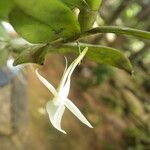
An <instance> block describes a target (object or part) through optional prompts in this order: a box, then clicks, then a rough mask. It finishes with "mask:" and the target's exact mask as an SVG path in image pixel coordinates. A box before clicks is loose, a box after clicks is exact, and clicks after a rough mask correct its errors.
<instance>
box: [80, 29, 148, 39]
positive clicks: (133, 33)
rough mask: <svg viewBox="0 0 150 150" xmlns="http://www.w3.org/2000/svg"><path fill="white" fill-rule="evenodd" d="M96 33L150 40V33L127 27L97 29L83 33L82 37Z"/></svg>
mask: <svg viewBox="0 0 150 150" xmlns="http://www.w3.org/2000/svg"><path fill="white" fill-rule="evenodd" d="M96 33H116V34H123V35H131V36H135V37H139V38H143V39H149V40H150V32H148V31H142V30H138V29H133V28H127V27H118V26H101V27H97V28H94V29H91V30H89V31H86V32H84V33H83V36H87V35H91V34H96ZM81 36H82V35H81Z"/></svg>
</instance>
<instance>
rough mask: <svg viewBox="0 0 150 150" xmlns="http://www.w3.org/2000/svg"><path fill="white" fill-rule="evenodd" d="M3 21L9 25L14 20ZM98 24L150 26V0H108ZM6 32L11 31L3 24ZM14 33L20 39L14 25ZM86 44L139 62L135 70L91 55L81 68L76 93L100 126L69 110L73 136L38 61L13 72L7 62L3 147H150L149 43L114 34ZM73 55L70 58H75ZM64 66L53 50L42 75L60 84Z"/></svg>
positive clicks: (0, 108) (0, 83)
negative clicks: (53, 106)
mask: <svg viewBox="0 0 150 150" xmlns="http://www.w3.org/2000/svg"><path fill="white" fill-rule="evenodd" d="M2 24H3V25H5V27H6V28H7V26H8V24H6V23H4V22H2ZM96 24H97V25H119V26H127V27H133V28H137V29H142V30H147V31H150V0H105V1H103V3H102V7H101V9H100V11H99V16H98V17H97V22H96ZM6 25H7V26H6ZM8 29H9V30H10V27H9V28H7V30H8ZM9 33H10V31H9ZM0 35H4V34H3V32H2V31H1V30H0ZM5 36H7V35H5ZM11 37H12V38H15V37H16V34H15V33H14V32H13V31H12V30H11ZM81 42H88V43H93V44H102V45H107V46H112V47H115V48H118V49H120V50H122V51H123V52H124V53H125V55H126V56H128V57H129V59H130V60H131V62H132V65H133V68H134V73H133V75H132V76H131V75H129V74H128V73H126V72H125V71H122V70H119V69H116V68H114V67H110V66H106V65H102V64H96V63H95V62H91V61H89V60H86V59H85V60H84V61H83V62H82V64H81V65H80V66H78V67H77V69H76V70H75V72H74V73H73V76H72V81H71V82H72V84H71V91H70V95H69V97H70V99H71V100H72V101H73V102H74V103H75V104H76V105H77V106H78V108H79V109H80V110H81V111H82V112H83V114H84V115H85V116H86V117H87V118H88V120H89V121H90V122H91V124H92V125H93V126H94V128H93V129H90V128H88V127H86V126H85V125H83V124H82V123H81V122H80V121H79V120H78V119H77V118H76V117H74V115H72V114H71V112H69V111H68V110H66V112H65V115H64V117H63V125H62V126H63V129H65V130H66V132H67V135H64V134H62V133H60V132H59V131H57V130H56V129H55V128H53V126H52V125H51V123H50V122H49V119H48V115H47V113H46V111H45V105H46V103H47V101H48V100H50V99H51V98H52V95H51V93H49V91H48V90H47V89H46V88H45V87H44V86H43V85H42V84H41V82H40V81H39V80H38V79H37V77H36V75H35V71H34V70H35V68H36V67H38V66H36V65H26V66H23V67H22V68H16V69H15V71H12V70H11V68H8V67H6V64H5V63H3V65H0V150H150V42H149V41H148V40H142V39H138V38H133V37H130V36H129V37H124V36H119V35H118V36H116V35H115V34H103V35H102V34H96V35H94V36H90V37H87V38H86V39H85V38H84V39H81ZM10 46H11V45H9V46H8V47H6V49H10ZM0 49H2V45H1V43H0ZM11 49H12V47H11ZM0 53H2V51H0ZM3 53H4V52H3ZM5 53H7V52H5ZM6 55H7V54H6ZM3 56H5V55H4V54H3ZM66 56H67V58H68V60H69V62H71V61H72V60H73V59H74V58H75V57H76V56H75V55H73V54H68V55H66ZM9 60H10V58H9ZM0 61H1V62H2V59H1V60H0ZM64 67H65V61H64V57H63V55H60V54H59V55H57V54H49V55H48V56H47V57H46V61H45V65H44V66H43V67H41V73H42V74H43V76H44V77H45V78H47V79H48V80H49V81H50V82H51V83H53V84H54V85H55V86H57V85H58V84H59V80H60V78H61V75H62V73H63V70H64Z"/></svg>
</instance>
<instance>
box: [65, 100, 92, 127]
mask: <svg viewBox="0 0 150 150" xmlns="http://www.w3.org/2000/svg"><path fill="white" fill-rule="evenodd" d="M65 106H66V107H67V108H68V109H69V110H70V111H71V112H72V113H73V114H74V115H75V116H76V117H77V118H78V119H79V120H80V121H81V122H83V123H84V124H86V125H87V126H88V127H90V128H93V127H92V125H91V124H90V123H89V121H88V120H87V119H86V118H85V117H84V115H83V114H82V113H81V112H80V110H79V109H78V108H77V106H75V104H73V102H72V101H71V100H69V99H67V100H66V101H65Z"/></svg>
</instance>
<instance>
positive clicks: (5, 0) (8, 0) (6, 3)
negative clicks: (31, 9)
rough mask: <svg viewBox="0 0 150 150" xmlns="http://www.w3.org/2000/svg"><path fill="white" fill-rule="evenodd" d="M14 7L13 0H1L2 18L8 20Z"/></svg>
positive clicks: (0, 16)
mask: <svg viewBox="0 0 150 150" xmlns="http://www.w3.org/2000/svg"><path fill="white" fill-rule="evenodd" d="M12 7H13V1H12V0H0V19H2V20H6V19H7V18H8V14H9V12H10V11H11V9H12Z"/></svg>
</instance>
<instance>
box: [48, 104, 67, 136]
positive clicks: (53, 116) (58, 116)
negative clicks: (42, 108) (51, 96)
mask: <svg viewBox="0 0 150 150" xmlns="http://www.w3.org/2000/svg"><path fill="white" fill-rule="evenodd" d="M46 110H47V112H48V115H49V119H50V122H51V123H52V125H53V126H54V127H55V128H56V129H57V130H59V131H61V132H62V133H64V134H66V132H65V131H64V130H63V129H62V128H61V120H62V116H63V114H64V111H65V106H64V105H55V104H54V102H53V101H49V102H48V103H47V105H46Z"/></svg>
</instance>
